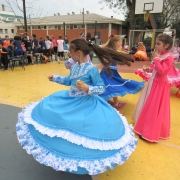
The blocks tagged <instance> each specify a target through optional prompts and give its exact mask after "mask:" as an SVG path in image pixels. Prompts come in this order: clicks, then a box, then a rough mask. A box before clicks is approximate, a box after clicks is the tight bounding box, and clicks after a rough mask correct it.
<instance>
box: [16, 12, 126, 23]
mask: <svg viewBox="0 0 180 180" xmlns="http://www.w3.org/2000/svg"><path fill="white" fill-rule="evenodd" d="M95 21H97V23H115V24H123V23H124V21H122V20H119V19H116V18H113V17H109V18H108V17H105V16H102V15H99V14H95V13H89V14H84V23H94V22H95ZM63 22H65V23H67V24H73V23H74V22H76V23H82V22H83V14H69V15H58V14H57V15H54V16H46V17H41V18H33V19H31V20H29V19H28V20H27V23H28V24H33V25H35V24H37V25H40V24H54V23H56V24H57V23H58V24H63ZM16 24H20V23H19V22H16Z"/></svg>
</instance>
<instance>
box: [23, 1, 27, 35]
mask: <svg viewBox="0 0 180 180" xmlns="http://www.w3.org/2000/svg"><path fill="white" fill-rule="evenodd" d="M22 1H23V13H24V30H25V32H27V18H26V2H25V0H22Z"/></svg>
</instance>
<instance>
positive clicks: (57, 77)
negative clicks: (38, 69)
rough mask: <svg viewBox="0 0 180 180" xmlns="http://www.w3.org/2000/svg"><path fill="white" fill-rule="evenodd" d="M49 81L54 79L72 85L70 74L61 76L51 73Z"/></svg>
mask: <svg viewBox="0 0 180 180" xmlns="http://www.w3.org/2000/svg"><path fill="white" fill-rule="evenodd" d="M48 79H49V81H53V82H56V83H58V84H63V85H66V86H70V85H71V80H70V76H59V75H55V74H53V75H51V76H48Z"/></svg>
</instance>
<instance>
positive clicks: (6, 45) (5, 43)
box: [3, 35, 10, 48]
mask: <svg viewBox="0 0 180 180" xmlns="http://www.w3.org/2000/svg"><path fill="white" fill-rule="evenodd" d="M9 45H10V40H9V36H8V35H6V36H5V40H4V42H3V47H4V48H8V46H9Z"/></svg>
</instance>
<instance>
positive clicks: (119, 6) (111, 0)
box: [100, 0, 136, 29]
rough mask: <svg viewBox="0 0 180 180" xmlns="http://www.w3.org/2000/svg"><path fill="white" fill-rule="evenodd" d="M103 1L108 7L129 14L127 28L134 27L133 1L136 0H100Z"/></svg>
mask: <svg viewBox="0 0 180 180" xmlns="http://www.w3.org/2000/svg"><path fill="white" fill-rule="evenodd" d="M100 2H104V3H105V4H106V5H107V6H108V7H109V8H110V9H113V10H114V9H116V10H120V11H121V13H122V14H124V15H125V14H127V12H128V14H129V28H130V29H134V28H135V26H134V25H135V24H134V21H135V2H136V0H101V1H100Z"/></svg>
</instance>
